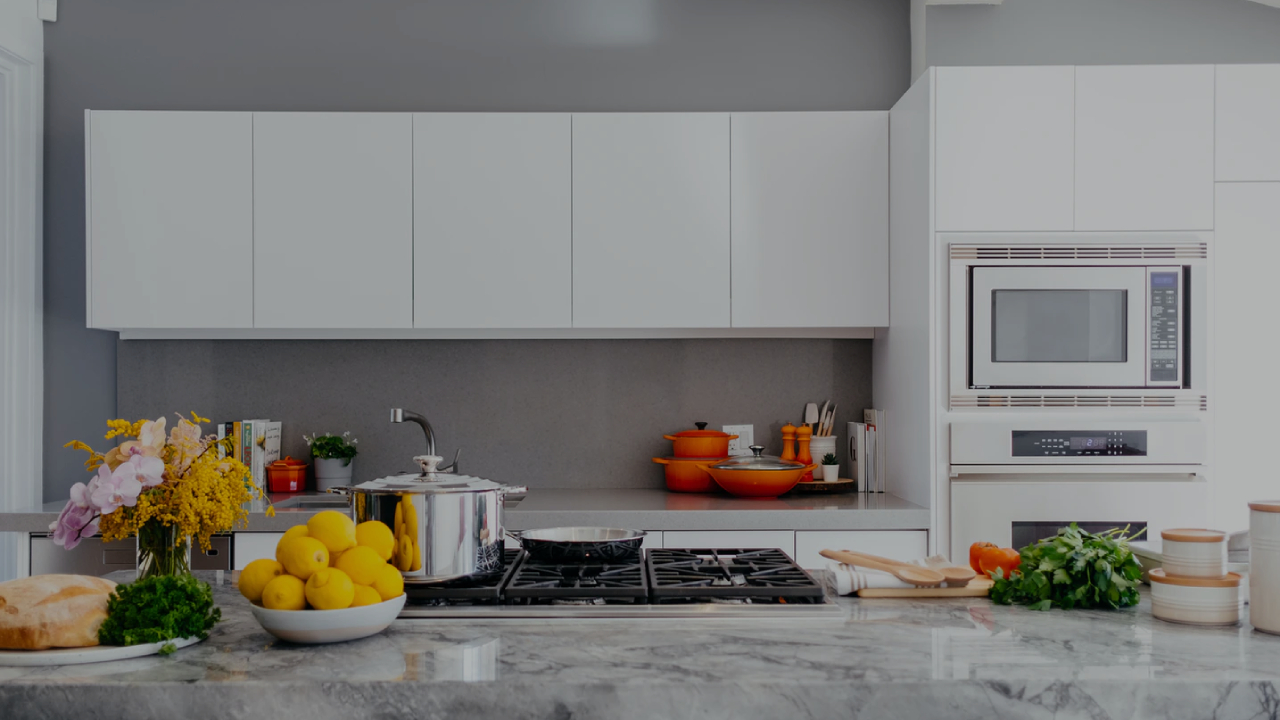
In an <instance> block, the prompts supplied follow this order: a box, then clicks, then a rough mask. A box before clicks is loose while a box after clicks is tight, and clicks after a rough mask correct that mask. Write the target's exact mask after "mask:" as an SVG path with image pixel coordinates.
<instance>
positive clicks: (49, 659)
mask: <svg viewBox="0 0 1280 720" xmlns="http://www.w3.org/2000/svg"><path fill="white" fill-rule="evenodd" d="M171 642H172V643H173V644H174V645H175V646H176V647H177V648H178V649H182V648H184V647H187V646H189V645H195V644H196V643H198V642H200V638H198V637H189V638H183V639H182V640H166V641H164V642H158V643H148V644H146V645H96V646H94V647H83V648H58V649H56V650H0V666H8V667H36V666H41V665H83V664H85V663H96V662H107V661H109V660H128V659H130V658H138V657H144V656H146V655H155V654H156V653H158V652H160V648H162V647H164V646H165V645H167V644H169V643H171Z"/></svg>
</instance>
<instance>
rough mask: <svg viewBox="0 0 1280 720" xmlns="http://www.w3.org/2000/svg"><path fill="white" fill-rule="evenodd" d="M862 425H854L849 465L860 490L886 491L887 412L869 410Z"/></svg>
mask: <svg viewBox="0 0 1280 720" xmlns="http://www.w3.org/2000/svg"><path fill="white" fill-rule="evenodd" d="M862 420H863V421H862V422H851V423H849V426H848V431H849V464H850V466H852V470H853V480H854V482H856V483H857V484H858V490H860V491H862V492H869V493H882V492H885V491H886V480H887V479H888V470H887V468H886V464H887V462H888V459H889V458H888V453H887V452H886V451H885V449H886V447H887V443H886V442H885V423H884V411H883V410H875V409H872V408H867V409H866V410H863V411H862Z"/></svg>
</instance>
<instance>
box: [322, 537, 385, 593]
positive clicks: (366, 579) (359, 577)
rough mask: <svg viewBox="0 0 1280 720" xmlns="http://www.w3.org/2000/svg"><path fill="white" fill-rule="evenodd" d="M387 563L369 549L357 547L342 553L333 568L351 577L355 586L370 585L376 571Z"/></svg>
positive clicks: (375, 575)
mask: <svg viewBox="0 0 1280 720" xmlns="http://www.w3.org/2000/svg"><path fill="white" fill-rule="evenodd" d="M386 564H387V561H386V560H383V559H382V558H380V557H378V552H377V551H376V550H374V549H373V548H370V547H365V546H363V545H357V546H355V547H353V548H351V549H350V550H348V551H346V552H344V553H342V557H341V558H339V559H338V562H336V563H334V564H333V566H334V567H336V568H338V569H339V570H341V571H342V572H344V573H346V574H347V575H349V576H351V581H352V582H354V583H355V584H357V585H372V584H373V581H374V579H375V578H376V577H377V576H378V571H379V570H380V569H381V568H382V566H383V565H386Z"/></svg>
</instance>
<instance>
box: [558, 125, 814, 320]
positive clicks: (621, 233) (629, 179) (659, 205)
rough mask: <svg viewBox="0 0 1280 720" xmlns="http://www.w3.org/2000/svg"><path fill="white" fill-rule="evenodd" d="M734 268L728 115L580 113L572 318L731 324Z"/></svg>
mask: <svg viewBox="0 0 1280 720" xmlns="http://www.w3.org/2000/svg"><path fill="white" fill-rule="evenodd" d="M729 272H730V269H729V115H728V114H693V113H663V114H639V113H637V114H628V113H622V114H613V113H611V114H582V115H574V116H573V325H574V327H580V328H689V327H693V328H723V327H729V313H730V309H729ZM788 290H790V289H788Z"/></svg>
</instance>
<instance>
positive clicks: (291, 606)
mask: <svg viewBox="0 0 1280 720" xmlns="http://www.w3.org/2000/svg"><path fill="white" fill-rule="evenodd" d="M394 549H395V538H394V536H393V535H392V533H391V528H389V527H387V526H386V525H385V524H384V523H381V522H378V521H376V520H375V521H370V522H364V523H360V524H359V525H356V524H355V523H354V522H353V521H352V520H351V518H350V517H348V516H346V515H344V514H343V513H340V512H336V511H333V510H326V511H324V512H320V513H316V514H315V515H314V516H313V517H312V518H311V520H309V521H308V522H307V524H306V525H297V526H295V527H292V528H290V529H289V531H288V532H286V533H285V534H284V537H283V538H281V539H280V542H279V544H277V545H276V559H275V560H269V559H262V560H254V561H253V562H251V563H249V565H248V566H247V567H245V569H244V570H241V571H240V575H239V578H238V584H239V588H240V593H241V594H242V595H244V596H245V597H246V598H248V600H249V602H250V603H252V606H251V609H252V611H253V616H254V618H256V619H257V620H258V623H259V624H261V625H262V627H263V629H264V630H266V631H267V632H269V633H271V634H272V635H275V636H276V637H278V638H280V639H281V640H287V641H289V642H294V643H304V644H319V643H332V642H343V641H346V640H356V639H358V638H363V637H368V636H370V635H376V634H377V633H380V632H382V631H383V630H385V629H386V628H387V626H388V625H390V624H391V623H392V622H393V621H394V620H395V619H396V616H397V615H399V614H400V609H401V608H403V607H404V601H405V595H404V577H403V576H402V575H401V574H400V571H399V570H398V569H397V568H396V567H395V566H394V565H391V564H390V563H388V562H387V561H388V560H390V559H391V556H392V553H393V551H394Z"/></svg>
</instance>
